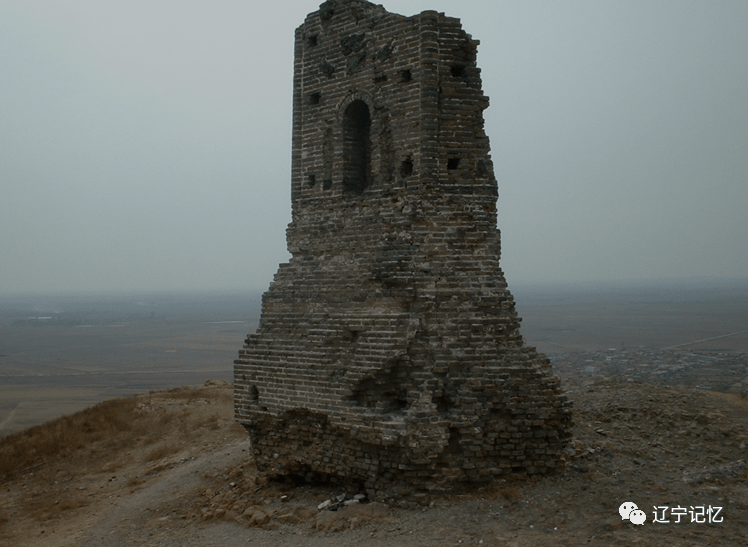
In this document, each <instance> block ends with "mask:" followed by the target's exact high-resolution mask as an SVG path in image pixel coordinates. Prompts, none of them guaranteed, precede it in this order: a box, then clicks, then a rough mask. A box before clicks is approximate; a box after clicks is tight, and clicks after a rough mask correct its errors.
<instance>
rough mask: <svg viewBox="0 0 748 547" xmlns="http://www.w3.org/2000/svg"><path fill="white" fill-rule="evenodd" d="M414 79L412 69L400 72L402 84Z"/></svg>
mask: <svg viewBox="0 0 748 547" xmlns="http://www.w3.org/2000/svg"><path fill="white" fill-rule="evenodd" d="M412 79H413V75H412V74H411V73H410V69H408V70H403V71H402V72H400V81H401V82H409V81H411V80H412Z"/></svg>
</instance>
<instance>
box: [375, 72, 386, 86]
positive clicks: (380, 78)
mask: <svg viewBox="0 0 748 547" xmlns="http://www.w3.org/2000/svg"><path fill="white" fill-rule="evenodd" d="M386 81H387V75H386V74H381V75H379V76H376V77H375V78H374V83H375V84H383V83H384V82H386Z"/></svg>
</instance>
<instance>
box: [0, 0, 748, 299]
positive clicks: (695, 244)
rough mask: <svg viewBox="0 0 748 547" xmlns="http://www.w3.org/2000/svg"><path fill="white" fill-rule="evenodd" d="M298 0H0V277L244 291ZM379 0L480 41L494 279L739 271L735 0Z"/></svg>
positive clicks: (279, 133) (279, 190)
mask: <svg viewBox="0 0 748 547" xmlns="http://www.w3.org/2000/svg"><path fill="white" fill-rule="evenodd" d="M319 3H320V2H319V1H316V0H304V1H302V0H283V1H280V2H272V3H271V2H256V1H253V0H213V1H211V2H208V1H200V2H197V1H184V0H179V1H177V0H148V1H143V0H128V1H127V2H115V1H101V0H2V1H0V189H1V191H2V194H0V195H1V197H0V293H2V292H15V291H59V290H64V291H67V290H139V289H193V288H201V289H213V288H243V287H246V288H265V287H267V285H268V284H269V283H270V281H271V280H272V276H273V274H274V273H275V271H276V269H277V266H278V263H279V262H284V261H286V260H287V259H288V257H289V255H288V253H287V252H286V248H285V228H286V225H287V223H288V222H290V209H291V203H290V159H291V153H290V144H291V83H292V77H293V32H294V29H295V28H296V27H297V26H298V25H300V24H301V23H302V22H303V20H304V17H305V16H306V14H307V13H308V12H311V11H314V10H316V9H317V7H318V5H319ZM384 7H385V8H387V9H388V10H389V11H392V12H397V13H401V14H404V15H412V14H414V13H418V12H420V11H423V10H425V9H436V10H438V11H443V12H446V13H447V14H448V15H452V16H456V17H460V18H461V19H462V23H463V27H464V28H465V30H466V31H467V32H469V33H471V34H472V35H473V37H474V38H477V39H479V40H480V41H481V46H480V47H479V50H478V64H479V66H480V67H481V68H482V71H483V72H482V74H483V87H484V91H485V93H486V94H487V95H488V96H489V97H490V98H491V106H490V108H489V109H488V110H487V111H486V113H485V116H486V131H487V133H488V135H489V137H490V139H491V148H492V156H493V159H494V164H495V169H496V177H497V179H498V181H499V192H500V198H499V227H500V229H501V230H502V249H503V256H502V267H503V269H504V271H505V273H506V275H507V279H508V281H509V284H510V287H511V285H512V283H513V282H519V281H531V282H538V281H541V282H542V281H584V280H635V279H657V278H667V277H690V276H745V275H748V214H747V212H746V207H747V205H748V31H747V30H746V29H748V2H746V1H745V0H735V1H706V0H702V1H698V2H690V1H685V0H677V1H668V2H665V1H657V0H646V1H631V0H626V1H609V2H608V1H604V0H589V1H557V2H537V1H528V0H517V1H499V0H485V1H477V0H460V1H459V2H457V1H443V0H429V1H426V0H423V1H420V0H418V1H415V0H392V1H389V2H386V3H384Z"/></svg>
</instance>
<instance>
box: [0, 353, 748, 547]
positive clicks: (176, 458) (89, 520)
mask: <svg viewBox="0 0 748 547" xmlns="http://www.w3.org/2000/svg"><path fill="white" fill-rule="evenodd" d="M583 364H584V363H582V364H581V365H580V367H577V368H574V367H564V370H563V373H562V381H563V382H564V385H565V386H567V388H568V390H569V395H570V397H571V398H572V399H573V401H574V404H575V407H574V408H575V410H574V421H575V426H574V441H573V442H572V443H571V444H570V445H569V447H568V449H567V465H566V467H565V468H564V469H561V470H559V472H558V473H557V474H555V475H553V476H550V477H544V478H531V479H526V478H524V479H523V478H521V477H520V478H516V479H512V480H511V481H507V482H504V483H502V484H497V485H494V486H492V487H490V488H485V489H480V490H476V491H474V492H470V493H466V494H462V495H454V496H452V497H446V498H438V499H434V500H430V501H429V502H428V504H427V505H424V506H415V505H412V504H410V505H406V506H405V507H400V506H397V505H392V506H387V505H384V504H371V503H369V504H363V505H355V504H354V505H351V506H348V507H345V508H344V509H340V510H338V511H335V512H330V511H324V512H318V511H317V505H318V504H319V503H321V502H322V501H324V500H326V499H329V498H331V497H333V496H336V495H339V494H341V493H342V492H339V491H337V490H335V489H334V488H329V487H324V486H310V485H305V486H297V485H294V484H291V483H288V484H281V483H274V482H266V481H263V479H262V478H261V477H259V476H258V475H257V473H256V472H255V469H254V467H253V466H252V462H251V459H250V458H249V446H248V442H247V437H246V434H245V433H244V431H243V429H242V428H241V427H239V426H238V425H237V424H236V423H234V422H233V420H232V410H231V404H232V403H231V401H232V397H231V389H230V387H214V388H210V389H206V388H201V389H188V388H183V389H179V390H171V391H166V392H153V393H150V394H146V395H139V396H137V397H135V398H134V401H133V402H134V404H133V405H131V411H130V412H131V416H130V419H132V420H133V421H137V420H144V421H147V422H148V423H149V424H151V426H150V427H149V428H146V429H145V430H146V431H147V433H146V434H145V435H142V436H141V437H137V438H136V437H131V438H120V439H119V440H116V441H115V440H112V439H103V438H102V439H98V440H96V441H94V442H92V443H91V444H90V445H88V446H84V447H81V448H77V449H75V450H74V451H71V452H70V453H65V454H60V455H58V456H56V457H53V458H51V459H49V458H48V459H47V460H46V463H44V465H42V466H40V467H38V468H35V469H33V470H31V471H27V472H25V473H21V474H16V475H15V476H12V477H8V478H6V479H5V480H4V482H3V487H2V491H0V542H2V543H3V544H7V545H17V546H55V547H64V546H99V545H102V544H106V545H107V546H108V547H124V546H136V545H137V546H141V545H153V546H164V547H176V546H180V547H181V546H198V545H199V546H201V547H202V546H213V545H215V546H219V545H220V546H223V547H233V546H239V545H242V546H246V545H253V546H256V545H265V546H279V545H289V544H293V545H299V546H318V545H320V546H321V545H331V546H341V547H342V546H349V545H351V544H359V545H362V546H366V545H405V546H416V545H498V546H508V547H521V546H529V545H533V546H546V545H547V546H558V545H569V546H578V545H582V544H589V545H627V546H628V545H641V546H647V545H652V546H655V545H656V546H661V545H667V546H669V545H678V546H690V545H694V546H695V545H744V544H745V538H746V537H747V536H748V466H746V461H745V460H746V455H747V454H748V450H746V445H747V444H748V403H746V401H745V399H742V398H740V397H739V396H736V395H730V394H725V393H718V392H711V391H703V390H697V389H692V388H688V387H667V386H653V385H647V384H640V383H636V382H623V383H620V382H616V381H613V380H612V379H611V378H610V377H606V376H603V375H600V374H592V375H591V374H588V373H586V372H585V371H584V366H583ZM121 435H127V433H126V432H125V433H123V434H121ZM0 448H1V447H0ZM349 494H353V493H349ZM624 501H632V502H634V503H636V504H637V505H638V506H639V507H640V508H642V509H643V510H644V511H645V512H646V514H647V521H646V522H645V523H644V524H643V525H642V526H636V525H634V524H632V523H630V522H628V521H622V520H621V517H620V516H619V514H618V507H619V506H620V504H621V503H623V502H624ZM655 506H667V507H670V508H676V507H678V506H680V507H683V508H684V510H685V511H686V515H685V517H681V522H680V523H676V522H675V517H674V516H670V519H669V520H670V521H671V522H670V523H667V524H658V523H654V522H653V518H654V515H653V512H654V507H655ZM709 506H711V507H712V508H716V507H720V508H721V510H720V513H719V515H718V518H719V517H721V518H722V522H720V523H711V524H710V523H708V522H707V523H698V522H691V516H690V514H689V513H688V511H690V510H692V507H693V510H695V511H697V512H698V508H699V507H704V508H705V509H706V508H707V507H709Z"/></svg>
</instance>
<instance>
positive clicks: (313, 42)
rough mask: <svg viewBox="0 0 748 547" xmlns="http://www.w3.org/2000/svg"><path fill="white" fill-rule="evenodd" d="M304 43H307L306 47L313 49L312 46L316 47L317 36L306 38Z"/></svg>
mask: <svg viewBox="0 0 748 547" xmlns="http://www.w3.org/2000/svg"><path fill="white" fill-rule="evenodd" d="M306 43H307V45H309V47H314V46H316V45H317V35H316V34H315V35H313V36H309V37H308V38H307V39H306Z"/></svg>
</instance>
